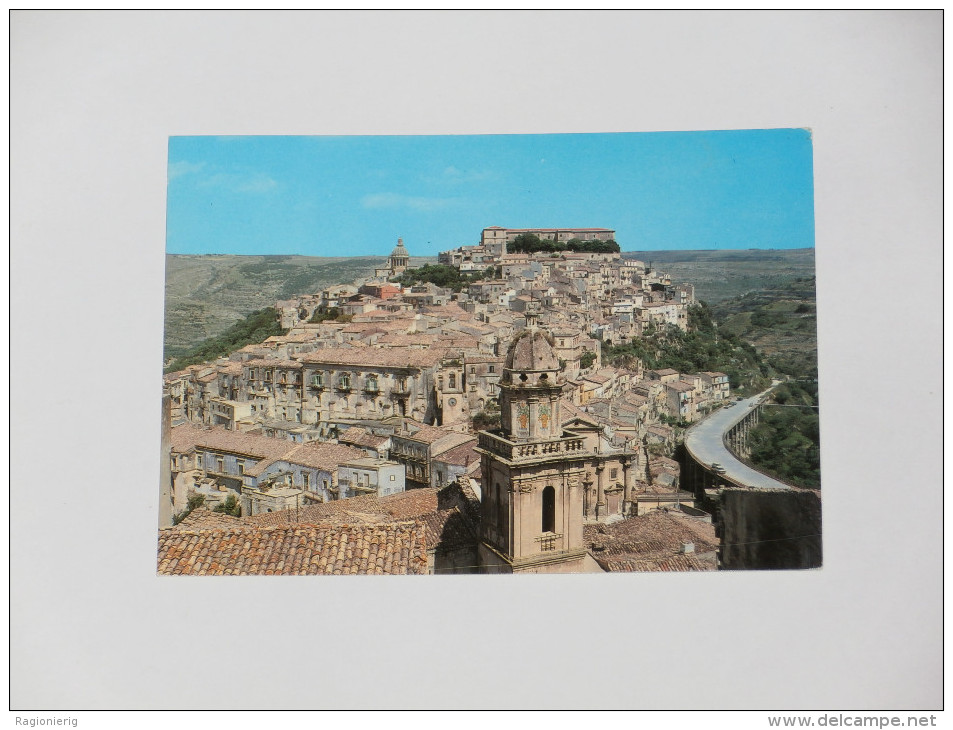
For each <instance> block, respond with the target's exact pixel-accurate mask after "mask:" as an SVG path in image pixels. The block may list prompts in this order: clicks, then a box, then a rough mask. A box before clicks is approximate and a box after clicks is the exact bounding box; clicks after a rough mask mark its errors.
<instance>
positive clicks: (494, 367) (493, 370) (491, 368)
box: [490, 365, 496, 373]
mask: <svg viewBox="0 0 953 730" xmlns="http://www.w3.org/2000/svg"><path fill="white" fill-rule="evenodd" d="M490 372H491V373H495V372H496V365H490Z"/></svg>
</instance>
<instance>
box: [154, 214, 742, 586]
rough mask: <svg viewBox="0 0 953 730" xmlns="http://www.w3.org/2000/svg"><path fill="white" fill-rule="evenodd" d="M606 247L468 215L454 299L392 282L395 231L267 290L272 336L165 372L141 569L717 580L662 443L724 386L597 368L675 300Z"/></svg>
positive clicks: (652, 275) (705, 529)
mask: <svg viewBox="0 0 953 730" xmlns="http://www.w3.org/2000/svg"><path fill="white" fill-rule="evenodd" d="M527 237H531V238H532V239H533V240H537V241H541V242H542V250H538V251H536V252H533V253H513V252H512V249H513V248H518V247H519V246H518V244H519V243H520V242H521V241H525V240H527ZM614 237H615V234H614V231H612V230H609V229H601V228H585V229H505V228H500V227H496V226H494V227H490V228H486V229H484V231H483V233H482V236H481V241H480V244H479V245H476V246H464V247H461V248H458V249H455V250H452V251H446V252H443V253H441V254H440V256H439V259H438V260H439V261H440V263H442V264H445V265H449V266H452V267H454V268H456V269H458V270H459V271H460V272H478V273H481V274H483V275H484V276H483V278H481V279H480V280H477V281H472V282H471V283H469V284H468V285H466V286H465V287H464V288H462V289H461V290H460V291H456V292H455V291H453V290H452V289H448V288H441V287H439V286H436V285H434V284H432V283H424V284H419V285H412V286H402V285H401V284H400V283H398V282H397V279H398V278H399V277H400V276H401V275H402V274H404V273H405V272H406V271H407V270H408V265H409V260H410V254H409V252H408V250H407V248H405V247H404V244H403V242H402V241H400V240H398V243H397V246H396V248H394V250H393V251H392V252H391V255H390V257H389V260H388V264H387V266H385V267H383V268H381V269H378V270H377V271H376V272H375V276H374V277H372V278H369V279H366V280H361V281H357V282H355V283H353V284H341V285H338V286H333V287H330V288H328V289H326V290H324V291H320V292H315V293H313V294H308V295H303V296H299V297H297V298H295V299H293V300H287V301H279V302H277V303H276V310H277V313H278V317H279V318H280V324H281V327H282V328H283V329H285V330H286V331H287V333H286V334H283V335H281V336H275V337H270V338H268V339H267V340H266V341H265V342H263V343H261V344H257V345H249V346H247V347H244V348H242V349H240V350H238V351H237V352H234V353H232V354H231V355H230V356H228V357H227V358H222V359H220V360H218V361H216V362H211V363H206V364H203V365H194V366H191V367H189V368H187V369H185V370H183V371H180V372H175V373H171V374H167V375H166V376H165V377H164V388H163V396H164V397H163V403H164V409H163V410H164V431H163V446H164V459H163V463H164V469H165V470H166V472H165V473H164V474H163V484H162V489H163V491H162V502H161V508H160V531H159V572H160V573H167V574H186V573H187V574H326V573H335V574H337V573H372V574H381V573H389V574H394V573H397V574H408V573H410V574H418V573H447V572H458V573H479V572H534V573H538V572H589V571H591V572H600V571H646V570H648V571H659V570H661V571H672V570H715V569H718V568H719V567H720V566H719V536H717V535H716V529H715V526H714V525H713V522H712V515H711V514H708V513H706V512H704V511H702V510H701V509H699V508H698V507H699V506H702V505H700V504H697V503H696V494H695V492H693V491H686V490H685V489H683V488H682V485H681V484H680V468H679V464H678V462H676V461H675V460H674V459H673V458H672V456H673V453H674V449H675V446H676V443H677V440H678V437H679V429H678V428H676V426H684V425H685V424H687V423H691V422H694V421H696V420H698V419H699V418H700V417H701V416H703V415H704V414H705V413H707V412H710V411H712V410H714V409H716V408H718V407H720V406H723V405H725V404H726V403H727V402H728V401H730V392H729V383H728V377H727V376H726V375H725V374H724V373H719V372H700V373H679V372H676V371H674V370H657V371H653V370H644V369H643V368H642V366H641V364H640V363H639V362H638V361H635V362H634V363H632V364H631V365H630V367H628V368H618V367H606V366H604V364H603V363H602V361H601V357H600V347H601V344H600V343H622V342H626V341H627V340H629V339H631V338H637V337H639V336H640V335H641V334H642V333H643V331H644V330H646V329H647V328H657V327H665V326H669V325H671V326H675V327H679V328H681V329H683V330H684V329H685V328H686V327H687V311H688V308H689V306H690V305H692V304H693V303H694V302H695V296H694V289H693V287H692V286H691V285H690V284H673V282H672V281H671V279H670V278H669V277H668V276H666V275H665V274H664V273H663V272H660V271H657V270H655V269H653V268H651V267H650V266H646V264H645V263H643V262H641V261H634V260H624V259H623V258H622V257H621V255H620V253H618V246H616V245H615V243H614ZM554 244H558V245H554ZM590 244H591V245H590ZM547 249H549V250H547ZM239 507H240V511H239Z"/></svg>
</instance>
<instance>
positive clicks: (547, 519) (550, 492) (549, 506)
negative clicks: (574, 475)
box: [543, 487, 556, 532]
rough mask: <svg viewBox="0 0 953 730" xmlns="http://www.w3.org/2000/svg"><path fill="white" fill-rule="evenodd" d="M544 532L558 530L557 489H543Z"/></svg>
mask: <svg viewBox="0 0 953 730" xmlns="http://www.w3.org/2000/svg"><path fill="white" fill-rule="evenodd" d="M543 532H556V490H555V489H553V488H552V487H546V488H545V489H544V490H543Z"/></svg>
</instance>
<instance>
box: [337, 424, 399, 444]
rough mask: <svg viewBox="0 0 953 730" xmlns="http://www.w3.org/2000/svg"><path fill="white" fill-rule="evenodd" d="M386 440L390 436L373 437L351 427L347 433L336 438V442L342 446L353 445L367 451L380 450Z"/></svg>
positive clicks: (362, 430) (356, 427) (357, 428)
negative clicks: (362, 447)
mask: <svg viewBox="0 0 953 730" xmlns="http://www.w3.org/2000/svg"><path fill="white" fill-rule="evenodd" d="M388 439H390V436H375V435H374V434H372V433H368V432H367V431H365V430H364V429H363V428H360V427H358V426H351V427H350V428H349V429H348V430H347V431H345V432H344V433H342V434H341V435H340V436H338V441H339V442H340V443H342V444H354V445H355V446H364V447H366V448H369V449H378V448H380V447H381V446H383V445H384V444H386V443H387V441H388Z"/></svg>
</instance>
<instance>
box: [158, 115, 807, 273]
mask: <svg viewBox="0 0 953 730" xmlns="http://www.w3.org/2000/svg"><path fill="white" fill-rule="evenodd" d="M491 225H499V226H504V227H507V228H543V227H545V228H555V227H566V228H589V227H599V228H612V229H615V231H616V238H617V240H618V242H619V244H620V245H621V247H622V250H623V251H645V250H659V249H739V248H741V249H744V248H806V247H812V246H813V245H814V193H813V170H812V149H811V136H810V132H808V131H806V130H802V129H775V130H750V131H720V132H651V133H649V132H639V133H630V134H629V133H627V134H618V133H616V134H539V135H458V136H394V137H388V136H376V137H356V136H355V137H317V136H316V137H292V136H285V137H280V136H274V137H172V138H171V139H170V140H169V195H168V211H167V250H168V251H169V253H200V254H201V253H230V254H303V255H309V256H342V255H343V256H357V255H378V256H386V255H387V254H389V253H390V250H391V249H392V248H393V247H394V244H395V243H396V241H397V238H398V237H402V238H403V239H404V243H405V245H406V246H407V248H408V249H409V250H410V252H411V255H421V256H424V255H435V254H436V253H437V252H438V251H442V250H445V249H448V248H455V247H457V246H462V245H473V244H476V243H479V239H480V231H481V230H482V229H483V228H484V227H486V226H491Z"/></svg>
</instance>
